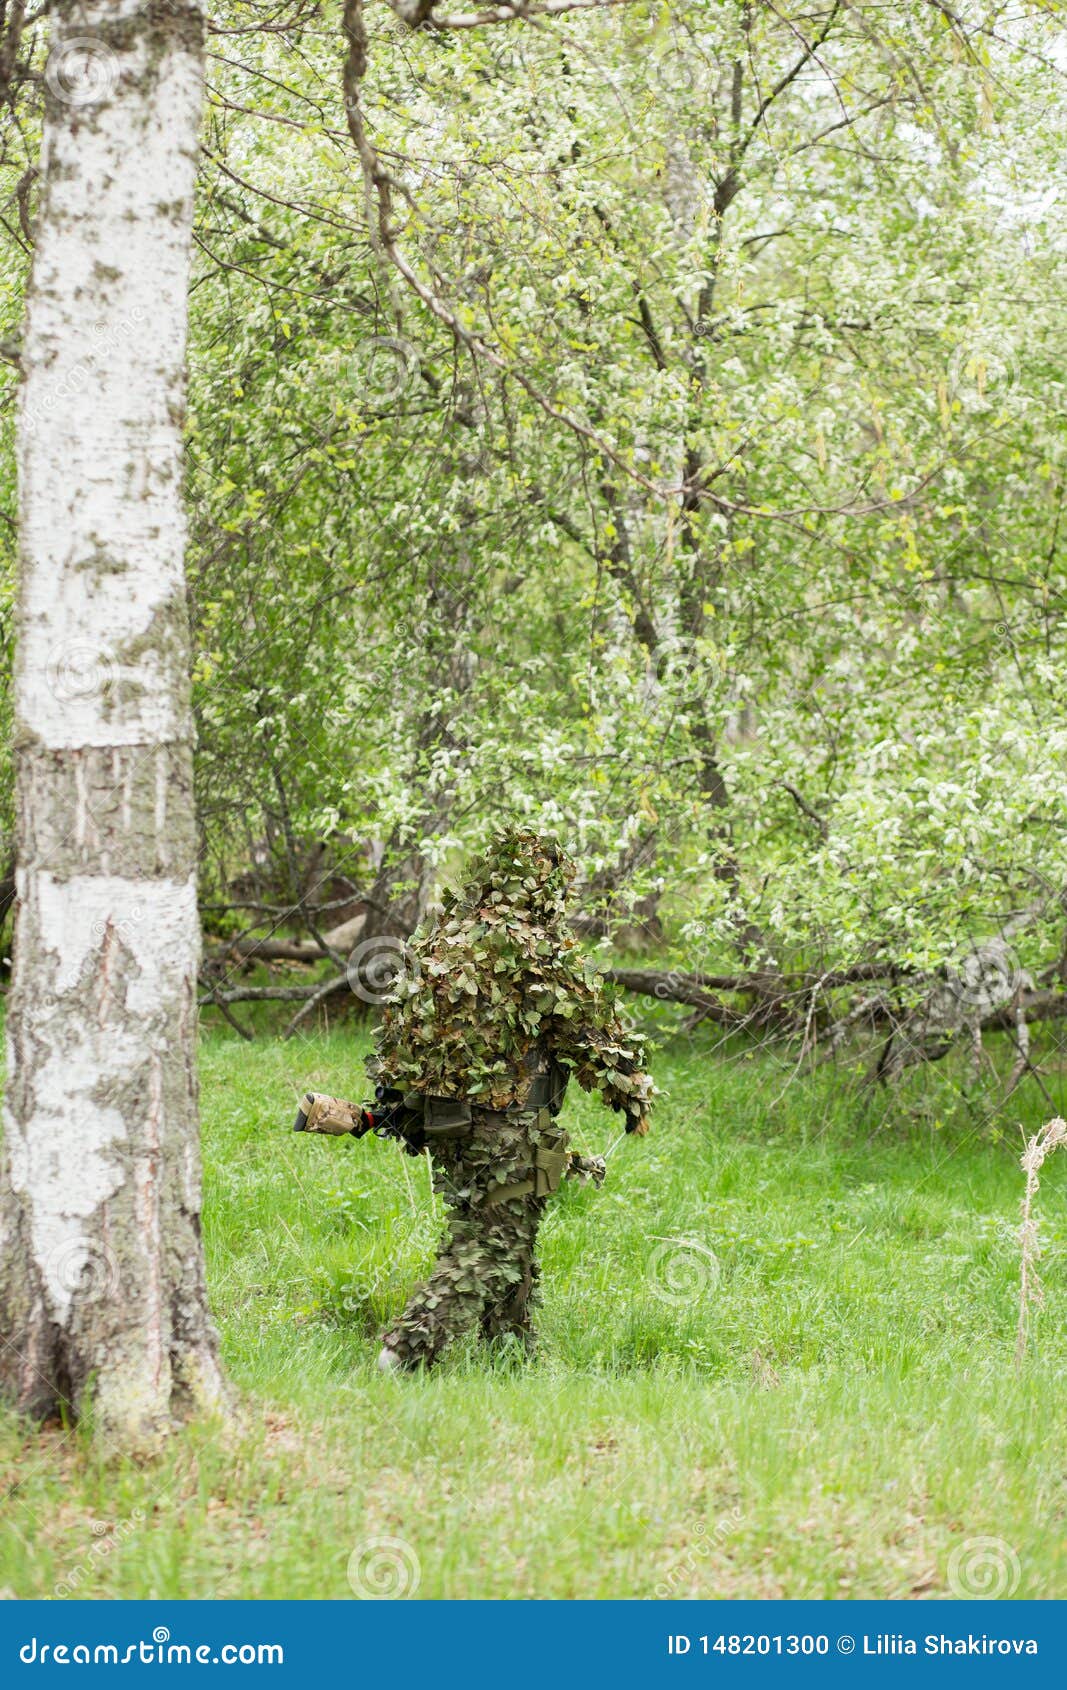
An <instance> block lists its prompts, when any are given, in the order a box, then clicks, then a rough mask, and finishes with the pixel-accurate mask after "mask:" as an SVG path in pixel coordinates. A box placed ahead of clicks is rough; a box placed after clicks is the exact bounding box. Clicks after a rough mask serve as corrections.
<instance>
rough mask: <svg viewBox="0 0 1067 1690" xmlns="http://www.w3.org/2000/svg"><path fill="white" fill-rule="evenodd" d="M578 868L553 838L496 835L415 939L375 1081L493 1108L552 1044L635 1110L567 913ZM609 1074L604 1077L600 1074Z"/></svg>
mask: <svg viewBox="0 0 1067 1690" xmlns="http://www.w3.org/2000/svg"><path fill="white" fill-rule="evenodd" d="M574 877H575V867H574V863H573V862H572V861H571V858H570V857H569V856H568V855H567V853H566V851H565V850H564V849H563V847H562V846H561V845H560V844H559V843H558V842H557V841H556V840H554V839H551V838H545V837H542V836H541V835H539V834H537V833H532V832H529V831H526V830H524V829H510V830H508V831H507V832H506V833H503V834H500V835H499V836H498V837H497V838H496V839H495V840H494V841H493V842H492V844H491V845H490V846H489V848H488V850H487V851H486V852H485V853H484V855H482V856H481V857H478V858H477V859H476V860H475V861H474V862H473V863H472V864H471V865H470V868H469V871H468V876H467V878H466V880H465V881H464V882H463V884H462V886H461V887H460V888H459V890H458V891H455V892H446V893H445V894H444V897H443V898H442V901H441V907H440V910H439V911H438V912H437V913H436V915H435V916H434V917H433V919H432V920H431V921H430V922H429V923H428V924H427V925H426V926H425V927H424V928H422V929H420V930H419V931H418V932H417V933H416V934H415V936H414V938H413V939H412V941H411V947H410V955H409V959H408V966H407V968H406V970H405V974H404V976H403V978H402V979H401V982H400V984H399V987H398V990H397V993H396V996H395V999H394V1001H393V1002H392V1003H390V1004H389V1006H388V1007H387V1008H386V1010H385V1014H384V1016H383V1018H382V1024H381V1027H380V1028H379V1033H378V1039H377V1053H376V1055H375V1056H374V1057H373V1058H372V1059H371V1073H372V1074H373V1075H374V1077H375V1078H378V1079H382V1080H385V1081H387V1082H389V1083H390V1084H393V1085H397V1086H400V1087H402V1088H404V1089H409V1088H410V1089H415V1090H419V1091H424V1092H429V1093H430V1094H431V1095H435V1096H440V1097H473V1098H475V1099H477V1100H478V1101H480V1102H483V1103H485V1104H486V1105H488V1106H489V1107H491V1108H496V1109H504V1108H507V1107H508V1106H509V1105H512V1104H515V1103H516V1102H520V1101H521V1100H522V1098H523V1097H524V1096H525V1094H526V1090H527V1089H528V1086H529V1078H530V1074H531V1072H532V1071H533V1069H534V1068H536V1067H537V1066H538V1065H539V1062H540V1061H541V1059H542V1057H543V1056H544V1054H545V1053H546V1052H547V1051H549V1050H551V1051H552V1052H553V1054H554V1055H555V1056H556V1057H557V1059H559V1060H562V1062H563V1063H564V1065H565V1066H566V1067H567V1068H568V1069H569V1070H571V1071H573V1072H574V1073H575V1075H576V1077H577V1078H578V1080H579V1082H580V1083H581V1084H582V1085H584V1086H585V1087H586V1088H587V1089H592V1088H593V1087H597V1088H599V1089H600V1090H601V1091H603V1092H604V1094H605V1097H606V1098H607V1100H608V1101H609V1102H612V1103H613V1104H614V1106H615V1107H629V1106H630V1105H631V1103H632V1104H633V1107H634V1108H635V1109H636V1107H637V1102H638V1101H639V1100H638V1098H637V1097H636V1095H635V1096H634V1097H633V1098H631V1097H630V1096H626V1097H625V1098H624V1101H623V1102H622V1103H620V1102H619V1101H618V1100H617V1099H618V1094H619V1087H620V1086H621V1088H622V1091H623V1092H624V1093H627V1094H629V1093H631V1092H633V1093H634V1094H636V1093H638V1092H639V1093H640V1095H641V1098H642V1099H644V1100H645V1101H647V1097H648V1096H649V1095H650V1094H651V1089H652V1088H651V1084H650V1082H647V1081H646V1082H645V1085H644V1087H643V1088H642V1087H640V1086H633V1087H632V1086H631V1083H630V1081H629V1079H628V1076H629V1075H631V1074H634V1073H636V1072H637V1069H638V1066H639V1053H638V1051H637V1049H636V1047H635V1045H634V1042H633V1040H632V1039H627V1037H626V1034H625V1032H624V1029H623V1027H622V1024H621V1022H620V1021H619V1019H618V1017H617V1015H616V1013H615V1010H614V1005H613V1003H612V1001H611V997H610V993H609V990H608V988H607V985H606V982H605V981H604V980H603V977H602V976H601V975H600V974H598V973H597V972H596V970H595V969H593V968H592V966H591V965H590V964H589V963H587V962H586V961H585V959H584V958H583V957H582V955H581V952H580V951H579V949H578V942H577V940H576V939H575V938H574V935H573V934H572V933H571V931H570V929H569V927H568V925H567V920H566V910H567V900H568V895H569V892H570V889H571V886H572V884H573V881H574ZM609 1073H610V1074H612V1075H613V1076H614V1078H613V1079H612V1080H611V1081H610V1082H609V1081H608V1079H607V1078H606V1076H607V1075H608V1074H609Z"/></svg>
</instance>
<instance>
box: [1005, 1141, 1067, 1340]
mask: <svg viewBox="0 0 1067 1690" xmlns="http://www.w3.org/2000/svg"><path fill="white" fill-rule="evenodd" d="M1061 1144H1067V1121H1064V1120H1062V1119H1061V1118H1060V1116H1058V1115H1057V1116H1056V1118H1055V1120H1053V1121H1049V1122H1047V1123H1046V1125H1045V1126H1043V1127H1042V1129H1041V1131H1040V1132H1039V1133H1035V1134H1034V1136H1033V1137H1032V1138H1031V1139H1028V1140H1027V1144H1026V1149H1025V1150H1024V1151H1023V1153H1022V1155H1021V1156H1020V1158H1019V1162H1020V1166H1021V1167H1022V1170H1023V1172H1024V1173H1025V1175H1026V1192H1025V1194H1024V1196H1023V1219H1022V1225H1021V1226H1020V1228H1019V1250H1020V1254H1021V1257H1022V1261H1021V1273H1020V1280H1019V1327H1018V1331H1017V1333H1016V1336H1015V1365H1016V1367H1019V1366H1021V1365H1022V1359H1023V1355H1024V1354H1025V1351H1026V1335H1027V1331H1028V1329H1029V1325H1030V1310H1031V1309H1032V1308H1040V1307H1041V1304H1042V1302H1043V1301H1044V1293H1043V1292H1042V1289H1041V1281H1040V1279H1039V1278H1038V1275H1037V1261H1038V1257H1039V1256H1040V1254H1041V1240H1040V1238H1039V1237H1038V1221H1037V1216H1036V1215H1035V1214H1034V1198H1035V1197H1036V1196H1037V1193H1038V1189H1039V1187H1040V1183H1041V1182H1040V1180H1039V1179H1038V1174H1039V1172H1040V1170H1041V1166H1042V1164H1043V1163H1044V1161H1045V1158H1046V1156H1051V1154H1052V1152H1053V1151H1054V1150H1055V1149H1056V1148H1057V1146H1058V1145H1061Z"/></svg>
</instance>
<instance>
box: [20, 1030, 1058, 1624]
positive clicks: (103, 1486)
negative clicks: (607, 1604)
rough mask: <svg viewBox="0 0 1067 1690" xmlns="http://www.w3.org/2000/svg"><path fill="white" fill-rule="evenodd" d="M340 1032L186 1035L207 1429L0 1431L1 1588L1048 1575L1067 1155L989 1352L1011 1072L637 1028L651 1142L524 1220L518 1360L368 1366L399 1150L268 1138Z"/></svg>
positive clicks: (761, 1584) (954, 1582) (830, 1586)
mask: <svg viewBox="0 0 1067 1690" xmlns="http://www.w3.org/2000/svg"><path fill="white" fill-rule="evenodd" d="M361 1054H362V1046H361V1042H360V1035H359V1034H358V1033H355V1032H353V1031H351V1030H345V1029H341V1030H337V1031H335V1032H333V1033H331V1034H329V1035H328V1036H322V1037H319V1038H313V1039H307V1040H304V1041H302V1042H297V1041H294V1042H293V1043H291V1044H288V1045H284V1044H281V1043H280V1042H277V1041H273V1040H259V1041H257V1043H256V1044H255V1045H253V1046H247V1045H243V1044H241V1043H239V1042H238V1041H237V1040H236V1038H234V1037H233V1035H232V1034H230V1033H229V1032H228V1031H226V1032H212V1033H210V1034H209V1035H206V1036H205V1039H204V1043H203V1050H202V1076H203V1116H204V1133H205V1156H206V1164H207V1166H206V1206H205V1231H206V1239H207V1247H208V1253H209V1258H210V1273H211V1286H212V1295H213V1300H214V1305H215V1308H216V1310H217V1314H218V1319H219V1323H220V1327H221V1330H222V1334H223V1344H224V1350H225V1357H226V1363H227V1367H228V1369H229V1373H230V1376H231V1378H232V1380H233V1381H234V1384H235V1386H236V1388H237V1393H238V1399H239V1404H240V1416H239V1420H238V1423H237V1424H236V1425H235V1426H234V1427H231V1428H229V1429H227V1430H222V1429H220V1428H217V1427H213V1426H199V1427H196V1428H193V1429H191V1430H190V1431H189V1432H188V1433H187V1434H185V1435H183V1436H181V1437H179V1438H177V1439H175V1440H173V1448H172V1449H171V1450H170V1451H169V1452H168V1453H167V1454H166V1455H165V1456H164V1457H163V1458H162V1459H160V1460H159V1461H158V1462H156V1463H154V1464H151V1465H148V1466H136V1465H133V1464H119V1465H116V1464H115V1463H113V1462H112V1463H102V1462H100V1461H99V1459H98V1458H97V1457H96V1456H94V1454H93V1452H92V1450H91V1449H90V1448H89V1446H88V1443H87V1440H86V1439H85V1438H84V1437H83V1436H82V1435H81V1434H79V1433H78V1432H63V1431H60V1430H55V1429H52V1430H44V1431H40V1430H36V1429H32V1428H28V1427H26V1426H25V1425H24V1424H21V1423H19V1422H17V1421H15V1420H13V1419H12V1418H11V1417H6V1418H5V1419H3V1420H2V1421H0V1459H2V1460H3V1464H4V1469H5V1472H7V1473H8V1474H9V1475H10V1476H11V1478H12V1479H13V1480H14V1483H13V1486H12V1490H11V1493H10V1494H9V1495H8V1497H7V1499H6V1501H5V1503H4V1528H3V1531H2V1533H0V1589H3V1588H5V1587H6V1589H7V1591H8V1592H9V1593H12V1594H14V1595H18V1596H48V1595H51V1594H53V1593H55V1592H56V1591H57V1590H58V1593H59V1594H65V1593H66V1592H67V1591H68V1590H71V1589H75V1590H76V1591H77V1594H79V1595H81V1596H87V1595H93V1596H125V1597H145V1596H161V1597H162V1596H188V1597H193V1596H197V1597H204V1596H218V1597H237V1596H298V1597H337V1598H348V1597H349V1596H350V1585H349V1580H348V1576H347V1569H348V1566H349V1561H350V1557H352V1556H353V1553H354V1552H355V1556H356V1563H355V1564H357V1565H358V1567H360V1568H366V1569H369V1572H368V1575H367V1576H368V1577H369V1578H370V1579H373V1577H374V1576H375V1570H376V1569H377V1570H383V1569H384V1573H383V1576H384V1574H387V1573H388V1568H389V1564H390V1558H392V1562H393V1563H394V1564H395V1566H396V1567H397V1568H398V1569H400V1575H401V1578H402V1580H403V1579H407V1578H409V1577H410V1571H411V1569H412V1568H414V1567H415V1565H416V1564H417V1566H418V1568H419V1573H420V1580H421V1582H420V1583H419V1586H418V1593H419V1595H421V1596H430V1597H462V1596H497V1597H506V1596H540V1597H552V1596H555V1597H596V1596H657V1595H659V1596H663V1595H667V1594H670V1595H677V1596H722V1597H741V1596H779V1595H785V1596H790V1597H800V1596H882V1597H892V1596H909V1595H926V1596H937V1595H953V1594H958V1593H959V1591H960V1589H961V1584H960V1579H961V1577H962V1578H963V1579H964V1580H966V1579H967V1578H968V1577H972V1578H974V1579H978V1578H979V1577H980V1574H981V1567H980V1566H979V1563H980V1562H981V1561H982V1559H983V1553H984V1552H983V1551H982V1550H981V1549H980V1548H978V1549H975V1548H974V1540H976V1539H981V1538H990V1539H995V1540H997V1545H999V1547H997V1546H996V1545H995V1546H994V1547H993V1548H992V1549H991V1550H990V1551H989V1554H990V1555H991V1557H992V1560H991V1563H990V1566H991V1569H992V1573H993V1575H994V1576H993V1584H992V1586H991V1587H989V1593H990V1594H996V1593H997V1592H998V1590H999V1591H1000V1592H1001V1593H1004V1594H1006V1593H1008V1590H1009V1589H1011V1588H1014V1589H1015V1593H1016V1594H1017V1595H1019V1596H1024V1597H1051V1596H1053V1595H1054V1594H1059V1593H1061V1592H1062V1590H1063V1587H1064V1578H1065V1574H1067V1533H1065V1531H1064V1514H1065V1509H1067V1480H1065V1468H1064V1454H1063V1450H1064V1438H1063V1434H1064V1424H1065V1417H1067V1409H1065V1403H1067V1337H1065V1331H1064V1310H1065V1308H1067V1251H1065V1249H1064V1242H1065V1238H1067V1223H1065V1220H1064V1212H1063V1193H1064V1190H1065V1180H1067V1157H1063V1158H1062V1160H1063V1162H1064V1166H1062V1167H1057V1166H1056V1160H1057V1159H1054V1160H1053V1161H1052V1162H1050V1163H1049V1164H1048V1166H1047V1167H1046V1169H1045V1179H1044V1182H1043V1188H1042V1195H1041V1199H1040V1212H1041V1215H1042V1218H1043V1227H1044V1236H1045V1244H1046V1252H1045V1257H1044V1261H1043V1264H1042V1266H1043V1277H1044V1282H1045V1287H1046V1293H1047V1302H1046V1307H1045V1310H1044V1312H1043V1313H1042V1315H1041V1316H1040V1317H1039V1319H1038V1320H1037V1322H1036V1324H1035V1328H1034V1334H1033V1342H1032V1345H1031V1351H1030V1355H1029V1357H1028V1359H1027V1361H1026V1364H1025V1366H1024V1369H1023V1371H1022V1373H1021V1375H1020V1376H1019V1377H1016V1376H1015V1374H1014V1371H1013V1367H1012V1350H1013V1345H1014V1335H1015V1317H1016V1291H1017V1276H1018V1258H1017V1250H1016V1246H1015V1240H1014V1232H1015V1227H1016V1225H1017V1219H1018V1206H1019V1199H1020V1196H1021V1191H1022V1176H1021V1173H1020V1171H1019V1168H1018V1163H1017V1157H1018V1151H1019V1135H1018V1125H1017V1123H1018V1122H1020V1121H1021V1122H1022V1123H1023V1125H1025V1127H1026V1129H1027V1130H1028V1131H1032V1130H1034V1127H1035V1126H1036V1124H1037V1123H1038V1122H1039V1121H1040V1120H1041V1119H1043V1118H1045V1117H1046V1116H1047V1115H1048V1114H1049V1109H1048V1106H1047V1105H1046V1104H1045V1103H1044V1102H1043V1101H1042V1100H1041V1099H1040V1097H1039V1096H1038V1095H1037V1094H1036V1090H1035V1088H1034V1087H1033V1085H1032V1083H1030V1082H1027V1084H1026V1086H1025V1087H1024V1088H1023V1089H1022V1091H1021V1092H1020V1093H1019V1094H1017V1096H1016V1097H1015V1098H1014V1099H1013V1100H1012V1102H1011V1104H1010V1105H1009V1108H1008V1111H1007V1112H1006V1113H1002V1114H1001V1115H1000V1116H998V1117H995V1118H993V1119H987V1118H986V1117H985V1116H984V1115H983V1113H982V1110H981V1107H980V1106H979V1103H978V1101H977V1100H975V1101H974V1102H973V1103H968V1101H967V1099H966V1097H965V1096H963V1095H962V1093H961V1092H960V1091H959V1090H958V1089H957V1080H956V1078H954V1077H953V1075H952V1073H951V1072H949V1071H948V1070H947V1068H945V1069H944V1070H943V1071H931V1072H930V1073H928V1074H927V1075H926V1076H924V1077H923V1078H922V1080H921V1082H920V1081H913V1082H910V1089H909V1088H904V1089H902V1090H901V1091H900V1092H899V1093H898V1094H896V1095H895V1096H891V1097H889V1098H887V1097H886V1096H885V1094H881V1095H878V1094H865V1093H863V1092H862V1091H861V1090H859V1089H858V1087H857V1086H856V1084H855V1082H854V1080H852V1079H848V1080H845V1079H844V1078H842V1076H841V1075H839V1074H837V1073H835V1072H834V1071H832V1070H830V1069H825V1070H823V1071H821V1072H820V1073H819V1074H817V1075H816V1076H815V1077H814V1078H810V1077H805V1078H798V1079H796V1080H795V1081H793V1083H792V1084H788V1085H787V1082H788V1081H789V1078H790V1068H789V1066H788V1065H787V1064H785V1063H784V1062H782V1061H779V1060H777V1059H772V1058H770V1057H766V1056H750V1055H747V1054H746V1053H744V1052H742V1051H739V1050H733V1051H719V1052H718V1053H715V1054H712V1053H711V1052H710V1050H709V1049H708V1048H707V1047H705V1048H703V1049H698V1048H694V1047H691V1046H689V1045H684V1046H683V1045H678V1046H677V1047H675V1048H674V1049H673V1050H672V1049H668V1050H667V1051H666V1052H665V1053H664V1054H663V1055H662V1056H661V1058H660V1059H659V1061H658V1063H657V1076H658V1078H659V1080H660V1083H661V1085H663V1086H665V1087H666V1088H668V1090H669V1093H670V1095H669V1098H668V1099H667V1100H666V1101H665V1102H664V1103H663V1104H662V1105H661V1107H660V1109H659V1111H658V1114H657V1119H656V1125H655V1130H654V1132H653V1134H652V1135H650V1137H649V1138H648V1139H646V1140H644V1141H641V1142H634V1141H628V1142H626V1143H624V1144H622V1145H621V1146H620V1147H619V1148H618V1150H617V1151H616V1152H615V1154H614V1155H613V1156H612V1158H611V1161H610V1163H609V1178H608V1184H607V1186H606V1187H605V1189H604V1190H603V1192H601V1193H599V1194H598V1193H595V1192H593V1191H588V1190H580V1189H576V1188H567V1189H565V1190H564V1191H563V1193H562V1194H561V1195H560V1196H559V1197H558V1198H557V1199H556V1200H555V1202H554V1204H553V1205H552V1207H551V1209H550V1212H549V1218H548V1221H547V1223H546V1226H545V1231H544V1246H543V1251H542V1257H543V1265H544V1280H543V1286H544V1299H543V1307H542V1310H541V1315H540V1330H541V1335H542V1346H541V1350H540V1354H539V1356H538V1359H537V1360H536V1361H535V1362H534V1363H533V1364H532V1365H527V1366H521V1365H518V1364H517V1363H516V1361H515V1360H514V1358H512V1357H510V1356H509V1355H507V1354H506V1353H505V1354H502V1355H500V1354H498V1355H487V1354H486V1353H485V1352H484V1351H478V1350H476V1349H471V1350H465V1351H462V1352H461V1353H458V1354H456V1355H455V1356H454V1357H453V1358H452V1359H450V1360H449V1361H448V1362H447V1363H446V1364H445V1365H444V1366H442V1367H441V1369H440V1370H439V1371H438V1372H437V1373H436V1374H435V1375H434V1376H432V1377H430V1378H425V1379H422V1378H416V1379H400V1380H397V1379H384V1378H381V1377H380V1376H379V1375H378V1374H377V1373H376V1372H375V1371H374V1368H373V1362H374V1357H375V1355H376V1352H377V1342H376V1337H377V1333H378V1331H379V1330H380V1328H381V1326H382V1325H383V1323H384V1322H385V1321H386V1320H387V1319H388V1318H389V1317H390V1316H391V1315H392V1314H394V1313H395V1312H396V1311H397V1310H398V1309H399V1308H400V1307H401V1306H402V1304H403V1301H404V1297H405V1294H406V1291H407V1289H408V1288H409V1287H410V1285H411V1284H412V1283H413V1281H414V1280H415V1279H416V1278H417V1277H418V1276H419V1275H420V1274H421V1273H422V1272H423V1271H424V1270H425V1269H426V1267H427V1266H428V1264H429V1262H430V1260H431V1258H432V1254H433V1248H434V1240H435V1236H436V1232H437V1228H438V1224H439V1217H438V1215H437V1214H436V1212H435V1210H434V1206H433V1202H432V1199H431V1196H430V1194H429V1186H428V1179H427V1168H426V1164H425V1163H424V1162H423V1161H422V1160H416V1159H412V1158H407V1157H403V1156H401V1155H400V1154H399V1153H398V1152H397V1151H396V1150H395V1148H394V1147H393V1146H392V1145H388V1144H380V1143H379V1142H378V1141H376V1140H368V1141H364V1142H363V1143H361V1144H358V1145H357V1144H353V1143H351V1142H348V1141H345V1142H342V1143H338V1142H333V1141H317V1140H312V1141H309V1140H306V1139H301V1138H297V1137H295V1136H293V1135H292V1134H291V1133H289V1132H287V1131H286V1130H285V1129H286V1127H287V1125H288V1122H289V1119H290V1111H291V1103H292V1101H293V1100H294V1099H295V1096H296V1094H297V1092H298V1090H299V1089H302V1088H303V1087H304V1085H305V1084H310V1085H313V1086H317V1087H319V1088H321V1089H328V1090H335V1091H339V1092H343V1093H346V1094H350V1095H351V1094H357V1093H359V1092H360V1091H361V1090H362V1082H361V1077H360V1076H361V1071H362V1065H361ZM568 1117H569V1121H570V1124H571V1126H572V1129H573V1134H574V1138H575V1141H576V1142H578V1143H579V1144H583V1145H585V1146H586V1147H587V1148H590V1149H603V1148H604V1147H606V1146H607V1144H608V1143H610V1142H611V1140H612V1138H613V1137H614V1135H615V1118H614V1117H612V1116H608V1115H606V1114H605V1113H603V1112H602V1111H599V1110H598V1109H597V1107H596V1105H595V1104H594V1103H593V1102H592V1101H591V1100H589V1099H587V1098H584V1097H579V1098H578V1099H576V1100H575V1102H574V1104H573V1106H569V1108H568ZM671 1240H674V1241H677V1240H684V1241H686V1242H685V1243H684V1244H681V1245H679V1244H678V1243H676V1242H675V1243H671V1242H669V1241H671ZM665 1241H667V1242H665ZM657 1251H658V1252H659V1255H658V1256H657V1255H656V1252H657ZM382 1537H385V1538H388V1539H395V1540H400V1542H401V1546H400V1547H398V1546H396V1545H393V1546H389V1545H386V1546H385V1548H384V1549H381V1550H376V1549H375V1540H376V1539H379V1538H382ZM964 1546H970V1547H966V1548H965V1547H964ZM375 1555H378V1556H379V1559H378V1560H375ZM361 1557H362V1560H361V1559H360V1558H361ZM954 1557H955V1558H954ZM961 1558H962V1561H961ZM972 1561H973V1566H972ZM968 1567H971V1571H970V1573H968V1571H967V1569H968ZM953 1569H962V1570H957V1571H954V1570H953ZM1016 1569H1017V1572H1018V1584H1017V1587H1016V1586H1015V1582H1014V1581H1015V1571H1016ZM987 1570H988V1569H987ZM998 1579H999V1583H998ZM383 1588H384V1587H383Z"/></svg>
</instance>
